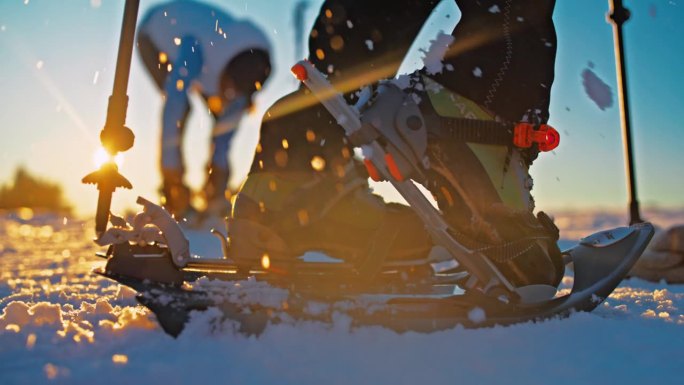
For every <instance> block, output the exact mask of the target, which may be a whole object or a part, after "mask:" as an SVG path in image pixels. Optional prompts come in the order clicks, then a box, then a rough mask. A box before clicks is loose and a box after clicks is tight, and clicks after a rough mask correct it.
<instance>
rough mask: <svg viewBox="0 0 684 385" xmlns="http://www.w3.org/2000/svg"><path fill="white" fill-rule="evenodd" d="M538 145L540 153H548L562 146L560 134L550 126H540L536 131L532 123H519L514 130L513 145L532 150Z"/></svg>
mask: <svg viewBox="0 0 684 385" xmlns="http://www.w3.org/2000/svg"><path fill="white" fill-rule="evenodd" d="M532 143H537V147H539V151H543V152H547V151H551V150H553V149H555V148H556V147H558V144H560V134H559V133H558V131H556V130H555V129H554V128H553V127H551V126H549V125H548V124H541V125H539V129H537V130H535V129H534V126H533V125H532V124H530V123H518V124H516V125H515V129H514V130H513V144H514V145H516V146H517V147H520V148H530V147H532Z"/></svg>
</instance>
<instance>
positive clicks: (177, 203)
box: [161, 169, 196, 221]
mask: <svg viewBox="0 0 684 385" xmlns="http://www.w3.org/2000/svg"><path fill="white" fill-rule="evenodd" d="M161 193H162V197H161V203H162V206H164V208H165V209H166V210H167V211H168V212H169V213H170V214H171V215H173V216H174V218H176V220H178V221H179V220H180V219H182V218H183V217H184V216H185V215H186V214H189V213H191V212H193V211H196V210H194V208H193V207H192V206H191V204H190V197H191V191H190V189H189V188H188V187H187V186H186V185H185V183H183V173H182V172H181V171H179V170H169V169H165V170H162V188H161Z"/></svg>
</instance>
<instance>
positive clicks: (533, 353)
mask: <svg viewBox="0 0 684 385" xmlns="http://www.w3.org/2000/svg"><path fill="white" fill-rule="evenodd" d="M643 216H644V217H646V218H649V219H651V220H653V221H654V222H655V223H656V224H659V225H661V226H664V227H667V226H671V225H673V224H677V223H683V222H684V221H683V220H684V211H673V210H652V211H647V212H644V213H643ZM556 222H557V223H558V224H559V225H560V227H561V234H562V235H563V237H564V240H563V242H562V243H563V244H565V245H569V244H572V242H573V241H575V240H577V239H578V238H579V237H580V236H583V235H587V234H588V233H589V232H591V231H596V230H598V229H605V228H607V227H614V226H620V225H624V223H625V217H624V213H606V212H603V213H592V212H588V211H581V212H564V213H558V214H557V215H556ZM92 228H93V225H92V223H91V222H84V221H81V220H78V219H76V218H68V220H64V218H63V217H60V216H51V215H34V216H33V218H30V219H21V218H19V217H17V216H9V215H5V216H0V245H2V246H1V247H0V362H1V363H2V364H0V383H2V384H18V383H26V384H41V383H65V384H86V383H88V384H89V383H93V380H95V381H96V382H97V383H98V384H122V383H163V384H180V383H230V384H233V383H235V384H321V383H325V384H416V383H426V384H454V383H477V384H499V383H510V382H513V383H525V384H548V383H556V384H577V383H581V384H599V383H617V384H641V383H660V384H674V383H681V367H682V365H684V358H683V355H682V354H681V348H682V346H684V333H683V332H684V287H683V286H680V285H668V284H665V283H650V282H646V281H642V280H638V279H629V280H626V281H624V282H623V283H622V284H621V286H620V287H618V289H617V290H616V291H615V292H614V293H613V294H612V295H611V296H610V297H609V298H608V299H607V300H606V302H604V303H603V304H602V305H601V306H600V307H599V308H598V309H597V310H596V311H594V312H593V313H590V314H586V313H580V314H574V315H572V316H571V317H570V318H568V319H554V320H550V321H545V322H540V323H536V324H532V323H526V324H520V325H514V326H509V327H494V328H486V329H476V330H466V329H463V328H460V327H456V328H454V329H451V330H446V331H442V332H435V333H431V334H422V333H414V332H411V333H404V334H398V333H396V332H393V331H390V330H387V329H384V328H381V327H365V328H358V329H351V328H350V325H351V322H350V319H349V317H347V316H346V315H345V314H344V313H338V314H336V315H335V317H333V320H334V322H333V324H332V325H323V324H319V323H315V322H301V323H298V324H296V325H294V326H293V325H287V324H279V325H270V326H269V327H268V328H267V329H266V331H265V332H264V333H263V334H261V335H260V336H258V337H255V336H244V335H242V334H240V333H238V332H237V331H236V330H237V329H236V325H235V324H234V323H233V322H229V321H221V320H220V314H219V312H218V310H216V309H210V310H208V311H206V312H202V313H194V314H193V315H192V319H191V321H190V323H189V324H188V326H187V328H186V330H185V331H184V332H183V333H182V334H181V335H180V336H179V337H178V338H177V339H174V338H171V337H169V336H168V335H166V334H165V333H164V332H163V331H162V330H161V329H160V327H159V326H158V325H157V323H156V321H155V317H154V315H153V314H151V313H150V311H149V310H147V309H146V308H144V307H142V306H139V305H138V304H137V302H136V300H135V298H134V293H133V292H132V291H131V290H130V289H127V288H125V287H123V286H120V285H118V284H115V283H113V282H111V281H109V280H107V279H104V278H102V277H100V276H98V275H96V274H93V273H92V272H91V270H92V269H93V268H94V267H98V266H100V265H101V264H102V260H101V259H99V258H97V257H95V256H94V252H95V251H98V250H99V249H98V248H96V246H95V245H94V244H93V243H92V241H91V239H90V238H91V237H92ZM193 239H194V238H193ZM571 284H572V277H571V276H568V277H566V278H565V279H564V282H563V287H565V288H566V289H565V290H568V289H567V288H568V287H569V286H570V285H571ZM196 285H201V286H203V288H205V289H207V288H209V289H211V288H215V289H216V290H223V291H228V292H230V293H233V294H234V295H236V296H241V297H240V298H244V299H245V300H246V301H253V300H258V301H262V300H264V299H265V298H268V299H269V300H272V301H274V303H278V302H279V301H281V300H282V299H283V298H284V296H286V295H287V294H286V293H285V292H284V291H282V290H281V291H278V290H277V289H276V290H275V291H274V289H273V288H270V287H266V286H264V285H262V284H261V283H258V282H254V281H245V282H240V283H225V282H216V281H211V280H208V279H202V280H200V281H199V282H197V283H196ZM326 306H328V305H327V304H320V305H319V304H312V305H311V308H310V309H309V311H311V312H317V311H323V310H324V309H325V307H326ZM478 310H479V311H478ZM470 316H471V319H473V320H478V319H484V318H483V317H486V315H485V314H484V313H483V312H481V309H477V308H474V309H473V310H472V311H471V313H470Z"/></svg>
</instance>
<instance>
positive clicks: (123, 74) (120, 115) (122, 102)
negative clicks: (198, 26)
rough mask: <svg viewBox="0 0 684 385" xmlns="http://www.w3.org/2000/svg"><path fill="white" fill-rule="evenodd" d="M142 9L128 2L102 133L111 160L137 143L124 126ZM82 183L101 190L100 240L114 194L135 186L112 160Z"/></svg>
mask: <svg viewBox="0 0 684 385" xmlns="http://www.w3.org/2000/svg"><path fill="white" fill-rule="evenodd" d="M139 5H140V0H126V4H125V6H124V17H123V22H122V23H121V37H120V39H119V52H118V56H117V59H116V70H115V72H114V87H113V90H112V95H111V96H110V97H109V102H108V105H107V119H106V121H105V125H104V128H103V129H102V131H101V132H100V142H101V143H102V146H103V147H104V148H105V150H107V152H108V153H109V155H110V156H111V157H113V156H114V155H116V154H117V153H119V152H123V151H127V150H128V149H130V148H131V147H133V141H134V139H135V135H133V131H131V129H130V128H128V127H126V126H125V125H124V124H125V123H126V110H127V108H128V95H127V94H126V93H127V89H128V78H129V74H130V70H131V58H132V56H133V43H134V37H135V27H136V24H137V19H138V6H139ZM82 182H83V183H89V184H94V185H96V186H97V189H98V190H99V196H98V199H97V211H96V213H95V233H96V234H97V236H98V237H99V236H100V235H101V234H102V233H104V231H105V230H106V229H107V221H108V220H109V209H110V206H111V202H112V194H113V193H114V190H116V188H118V187H124V188H132V186H131V183H130V182H129V181H128V180H127V179H126V178H125V177H124V176H123V175H121V174H119V171H118V167H117V166H116V163H114V161H113V160H112V159H110V160H109V161H108V162H106V163H104V164H103V165H102V166H101V167H100V169H99V170H97V171H95V172H93V173H90V174H88V175H86V176H85V177H84V178H83V180H82Z"/></svg>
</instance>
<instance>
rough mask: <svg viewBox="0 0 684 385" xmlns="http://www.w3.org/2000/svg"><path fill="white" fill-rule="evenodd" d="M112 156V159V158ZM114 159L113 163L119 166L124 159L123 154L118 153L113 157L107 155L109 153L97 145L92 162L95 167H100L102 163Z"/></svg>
mask: <svg viewBox="0 0 684 385" xmlns="http://www.w3.org/2000/svg"><path fill="white" fill-rule="evenodd" d="M112 158H113V159H112ZM111 160H114V163H116V165H117V166H118V167H119V168H120V167H121V166H123V163H124V161H123V160H124V159H123V154H122V153H118V154H116V155H115V156H114V157H112V156H111V155H109V153H108V152H107V151H106V150H105V149H104V148H102V147H98V148H97V150H95V152H94V153H93V163H94V164H95V167H98V168H100V167H102V165H103V164H105V163H107V162H109V161H111Z"/></svg>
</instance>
